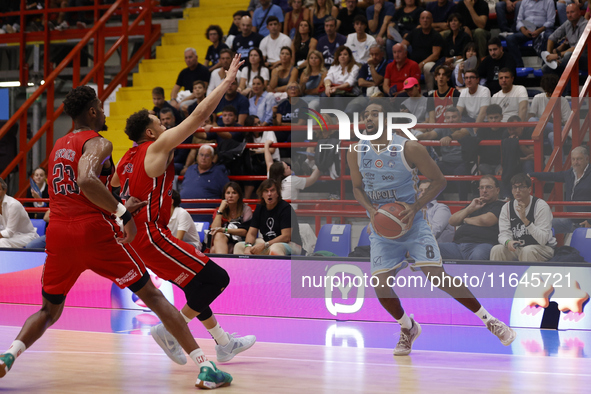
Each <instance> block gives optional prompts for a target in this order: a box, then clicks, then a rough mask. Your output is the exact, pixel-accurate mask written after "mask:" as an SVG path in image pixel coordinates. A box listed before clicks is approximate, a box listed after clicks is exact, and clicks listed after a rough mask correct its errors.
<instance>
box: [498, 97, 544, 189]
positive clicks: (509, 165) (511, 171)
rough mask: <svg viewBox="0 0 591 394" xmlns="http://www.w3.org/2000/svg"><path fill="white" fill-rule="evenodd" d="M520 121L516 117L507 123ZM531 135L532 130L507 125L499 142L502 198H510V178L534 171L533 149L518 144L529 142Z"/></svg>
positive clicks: (530, 146) (529, 146)
mask: <svg viewBox="0 0 591 394" xmlns="http://www.w3.org/2000/svg"><path fill="white" fill-rule="evenodd" d="M491 106H492V105H491ZM521 121H522V120H521V118H520V117H519V116H517V115H513V116H511V117H510V118H509V123H512V122H521ZM531 135H532V130H526V129H525V128H524V127H511V126H510V125H507V131H506V132H505V133H504V134H503V139H502V141H501V166H502V169H501V172H502V174H501V196H502V197H503V198H506V197H510V196H511V178H512V177H513V176H514V175H516V174H518V173H520V172H525V173H531V172H533V171H534V147H533V146H532V145H521V144H519V142H520V141H521V140H531Z"/></svg>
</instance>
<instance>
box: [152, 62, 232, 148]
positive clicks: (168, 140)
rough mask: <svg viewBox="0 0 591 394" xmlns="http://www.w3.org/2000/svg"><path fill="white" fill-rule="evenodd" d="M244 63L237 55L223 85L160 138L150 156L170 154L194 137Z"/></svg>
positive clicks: (153, 145) (154, 144)
mask: <svg viewBox="0 0 591 394" xmlns="http://www.w3.org/2000/svg"><path fill="white" fill-rule="evenodd" d="M243 63H244V61H240V55H236V56H235V57H234V60H232V64H231V65H230V69H229V70H228V71H227V72H226V78H225V79H224V80H223V81H222V83H221V84H220V85H218V86H217V87H216V88H215V89H214V90H213V92H211V94H209V95H208V96H207V97H206V98H205V99H204V100H203V101H202V102H200V103H199V105H197V108H195V110H194V111H193V112H192V113H191V115H189V116H188V117H187V118H186V119H185V120H183V121H182V122H181V124H179V125H178V126H176V127H173V128H171V129H170V130H167V131H166V133H164V134H162V135H161V136H160V138H158V140H157V141H156V142H154V143H153V144H152V145H151V146H150V148H149V149H148V154H151V153H155V154H161V153H165V154H168V153H169V152H170V151H171V150H173V149H174V148H176V147H177V146H178V145H180V144H181V143H182V142H183V141H184V140H186V139H187V137H189V136H190V135H192V134H193V133H194V132H195V130H197V128H199V126H201V125H202V124H203V122H205V121H206V120H207V119H208V118H209V116H210V115H211V114H212V113H213V111H214V110H215V109H216V107H217V106H218V104H219V103H220V101H221V100H222V97H224V94H226V90H228V87H230V84H231V83H232V81H233V80H235V79H236V74H237V73H238V69H239V68H240V66H241V65H242V64H243Z"/></svg>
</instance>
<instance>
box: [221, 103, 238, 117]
mask: <svg viewBox="0 0 591 394" xmlns="http://www.w3.org/2000/svg"><path fill="white" fill-rule="evenodd" d="M222 112H232V113H233V114H234V116H236V117H238V110H237V109H236V107H234V106H233V105H226V106H225V107H224V108H222Z"/></svg>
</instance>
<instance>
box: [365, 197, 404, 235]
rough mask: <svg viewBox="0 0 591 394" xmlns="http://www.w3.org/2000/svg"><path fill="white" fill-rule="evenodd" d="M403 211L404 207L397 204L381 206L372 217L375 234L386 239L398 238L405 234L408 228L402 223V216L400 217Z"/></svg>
mask: <svg viewBox="0 0 591 394" xmlns="http://www.w3.org/2000/svg"><path fill="white" fill-rule="evenodd" d="M405 209H406V208H405V207H404V205H402V204H400V203H397V202H394V203H390V204H386V205H383V206H381V207H380V208H379V209H378V212H377V213H376V215H375V217H374V225H375V229H376V230H377V232H378V233H379V234H380V235H381V236H382V237H384V238H388V239H396V238H400V237H402V236H403V235H404V234H406V232H407V231H408V230H409V227H408V226H407V225H406V224H404V223H402V216H400V213H401V212H402V211H404V210H405Z"/></svg>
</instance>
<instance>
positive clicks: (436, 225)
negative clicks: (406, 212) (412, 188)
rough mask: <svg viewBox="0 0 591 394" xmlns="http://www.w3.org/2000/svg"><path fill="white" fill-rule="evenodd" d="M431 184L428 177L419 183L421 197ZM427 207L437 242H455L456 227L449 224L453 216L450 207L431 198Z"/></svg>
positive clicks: (428, 218) (428, 217)
mask: <svg viewBox="0 0 591 394" xmlns="http://www.w3.org/2000/svg"><path fill="white" fill-rule="evenodd" d="M430 185H431V181H430V180H428V179H427V180H424V181H421V183H420V184H419V198H421V197H422V196H423V194H425V190H427V188H428V187H429V186H430ZM425 208H427V220H428V221H429V225H430V226H431V231H432V232H433V236H434V237H435V239H436V240H437V242H438V243H443V242H453V240H454V233H455V232H456V229H455V228H454V227H453V226H452V225H451V224H449V219H450V218H451V211H450V210H449V207H448V206H447V205H445V204H441V203H439V202H437V200H431V201H429V202H428V203H427V204H425Z"/></svg>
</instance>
